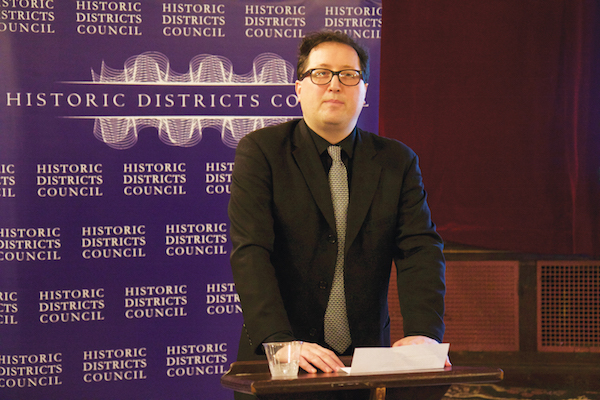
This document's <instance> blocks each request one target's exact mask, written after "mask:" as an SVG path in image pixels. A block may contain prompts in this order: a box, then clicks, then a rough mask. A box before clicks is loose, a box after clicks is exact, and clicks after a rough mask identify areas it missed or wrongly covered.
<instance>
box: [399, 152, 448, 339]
mask: <svg viewBox="0 0 600 400" xmlns="http://www.w3.org/2000/svg"><path fill="white" fill-rule="evenodd" d="M412 155H413V158H412V161H411V162H410V163H408V164H407V165H408V167H407V170H406V171H405V173H404V180H403V187H402V196H401V199H400V202H399V210H398V219H399V220H398V224H397V233H396V247H397V249H396V250H397V251H396V256H395V258H394V261H395V263H396V268H397V273H398V276H397V279H398V295H399V299H400V309H401V311H402V318H403V323H404V334H405V335H406V336H414V335H424V336H428V337H431V338H433V339H435V340H437V341H438V342H441V341H442V340H443V336H444V330H445V326H444V295H445V292H446V287H445V268H446V267H445V260H444V255H443V242H442V238H441V237H440V236H439V235H438V233H437V232H436V229H435V225H434V224H433V222H432V221H431V213H430V210H429V207H428V205H427V201H426V198H427V194H426V192H425V190H424V187H423V181H422V178H421V171H420V169H419V165H418V158H417V156H416V155H415V154H414V153H413V154H412Z"/></svg>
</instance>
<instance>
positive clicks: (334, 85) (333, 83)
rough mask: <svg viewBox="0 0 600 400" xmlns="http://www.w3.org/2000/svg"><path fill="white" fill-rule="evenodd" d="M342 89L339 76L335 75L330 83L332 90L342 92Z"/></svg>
mask: <svg viewBox="0 0 600 400" xmlns="http://www.w3.org/2000/svg"><path fill="white" fill-rule="evenodd" d="M341 87H342V82H341V81H340V76H339V75H334V76H332V77H331V81H330V82H329V89H330V90H340V89H341Z"/></svg>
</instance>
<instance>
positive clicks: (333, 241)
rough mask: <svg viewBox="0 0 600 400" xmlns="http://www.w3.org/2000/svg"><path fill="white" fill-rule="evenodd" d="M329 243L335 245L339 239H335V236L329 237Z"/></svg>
mask: <svg viewBox="0 0 600 400" xmlns="http://www.w3.org/2000/svg"><path fill="white" fill-rule="evenodd" d="M327 241H328V242H329V243H331V244H335V243H336V242H337V238H336V237H335V235H329V236H328V237H327Z"/></svg>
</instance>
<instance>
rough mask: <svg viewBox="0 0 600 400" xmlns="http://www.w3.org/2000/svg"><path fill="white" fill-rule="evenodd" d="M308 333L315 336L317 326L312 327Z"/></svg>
mask: <svg viewBox="0 0 600 400" xmlns="http://www.w3.org/2000/svg"><path fill="white" fill-rule="evenodd" d="M308 334H309V335H310V336H312V337H315V336H317V328H312V329H311V330H310V332H308Z"/></svg>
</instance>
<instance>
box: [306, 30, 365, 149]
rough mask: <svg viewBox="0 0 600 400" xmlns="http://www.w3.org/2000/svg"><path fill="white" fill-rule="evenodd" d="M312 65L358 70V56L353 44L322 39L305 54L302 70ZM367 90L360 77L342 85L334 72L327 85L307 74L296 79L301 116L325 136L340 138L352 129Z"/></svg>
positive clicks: (334, 69) (337, 69) (339, 69)
mask: <svg viewBox="0 0 600 400" xmlns="http://www.w3.org/2000/svg"><path fill="white" fill-rule="evenodd" d="M313 68H326V69H330V70H332V71H341V70H344V69H355V70H360V60H359V58H358V54H356V51H355V50H354V49H353V48H352V47H350V46H348V45H346V44H343V43H337V42H325V43H321V44H319V45H318V46H316V47H315V48H313V49H312V50H311V52H310V54H309V56H308V59H307V61H306V69H305V71H308V70H310V69H313ZM366 93H367V84H365V83H364V81H362V80H361V81H360V82H359V84H358V85H356V86H345V85H343V84H342V83H341V82H340V80H339V77H338V76H334V77H333V78H332V79H331V82H329V83H328V84H326V85H315V84H314V83H312V81H311V79H310V77H306V78H304V79H303V80H302V81H296V95H297V96H298V99H299V100H300V106H301V107H302V114H303V116H304V120H305V121H306V123H307V125H308V126H309V127H310V128H311V129H313V130H314V131H315V132H316V133H317V134H319V135H320V136H323V137H325V139H335V140H338V139H339V140H342V139H343V138H345V137H346V136H347V135H348V134H350V132H352V129H354V126H355V125H356V121H357V120H358V116H359V115H360V112H361V110H362V107H363V105H364V103H365V95H366ZM339 140H338V141H339ZM330 142H331V143H336V142H335V141H331V140H330Z"/></svg>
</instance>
